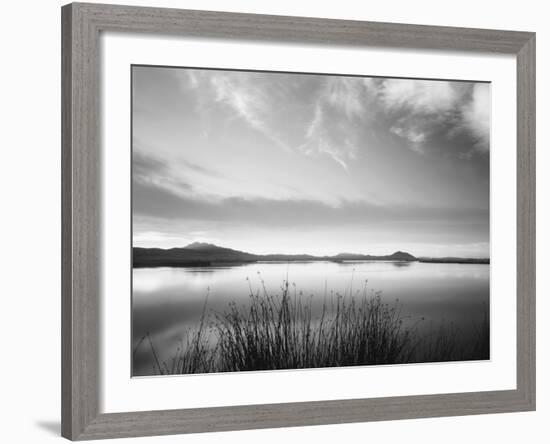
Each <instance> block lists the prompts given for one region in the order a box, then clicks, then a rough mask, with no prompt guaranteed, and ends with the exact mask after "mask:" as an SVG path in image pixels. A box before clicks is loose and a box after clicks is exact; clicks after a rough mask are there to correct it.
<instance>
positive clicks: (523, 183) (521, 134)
mask: <svg viewBox="0 0 550 444" xmlns="http://www.w3.org/2000/svg"><path fill="white" fill-rule="evenodd" d="M106 30H108V31H117V32H133V33H143V32H147V33H156V34H172V35H181V36H203V37H212V38H223V39H241V40H242V39H248V40H259V41H271V40H275V41H283V42H299V43H312V44H321V45H339V46H350V45H352V46H380V47H396V48H418V49H431V50H442V51H447V50H459V51H474V52H488V53H506V54H514V55H516V56H517V85H518V87H517V94H518V101H517V112H518V116H517V118H518V127H517V131H518V133H517V137H518V139H517V147H518V149H517V156H518V158H517V159H518V172H517V178H518V181H517V187H518V188H517V191H518V207H517V223H518V236H517V242H518V257H517V270H518V279H517V322H518V324H517V326H518V328H517V353H518V362H517V389H516V390H506V391H493V392H478V393H455V394H440V395H423V396H405V397H389V398H377V399H376V398H375V399H355V400H338V401H316V402H299V403H286V404H266V405H259V406H258V405H255V406H234V407H215V408H201V409H183V410H164V411H150V412H127V413H100V412H99V407H98V406H99V382H100V381H99V379H98V378H99V376H98V375H99V356H100V355H99V339H100V336H99V335H100V332H101V329H100V322H101V319H100V315H99V314H100V307H99V303H100V302H99V301H100V297H99V296H100V294H99V291H100V279H101V276H100V267H99V257H100V254H99V253H100V242H101V235H100V214H99V211H100V207H101V206H100V203H101V202H100V192H99V190H100V188H101V182H100V172H101V163H100V160H101V159H100V147H99V130H100V128H99V56H100V54H99V33H100V32H101V31H106ZM62 108H63V111H62V435H63V436H65V437H67V438H69V439H99V438H113V437H133V436H145V435H162V434H172V433H198V432H211V431H222V430H241V429H253V428H268V427H286V426H304V425H316V424H328V423H346V422H361V421H380V420H389V419H403V418H421V417H434V416H448V415H470V414H480V413H497V412H512V411H527V410H533V409H534V408H535V36H534V34H533V33H526V32H513V31H495V30H481V29H467V28H449V27H434V26H420V25H401V24H392V23H372V22H358V21H343V20H332V19H317V18H304V17H280V16H268V15H253V14H237V13H221V12H208V11H185V10H175V9H160V8H140V7H129V6H115V5H101V4H85V3H82V4H81V3H74V4H71V5H67V6H64V7H63V8H62Z"/></svg>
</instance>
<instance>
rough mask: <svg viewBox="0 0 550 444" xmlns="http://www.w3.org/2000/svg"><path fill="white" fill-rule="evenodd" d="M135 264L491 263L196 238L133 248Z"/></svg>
mask: <svg viewBox="0 0 550 444" xmlns="http://www.w3.org/2000/svg"><path fill="white" fill-rule="evenodd" d="M132 259H133V267H134V268H141V267H192V266H209V265H217V264H227V263H249V262H260V261H278V262H307V261H332V262H343V261H399V262H413V261H420V262H445V263H488V262H489V260H488V259H468V258H441V259H437V258H416V257H415V256H413V255H412V254H409V253H406V252H404V251H396V252H395V253H393V254H390V255H386V256H374V255H370V254H357V253H339V254H337V255H334V256H313V255H310V254H252V253H247V252H245V251H239V250H233V249H231V248H224V247H219V246H217V245H214V244H209V243H203V242H193V243H191V244H189V245H187V246H185V247H179V248H169V249H162V248H141V247H134V248H133V254H132Z"/></svg>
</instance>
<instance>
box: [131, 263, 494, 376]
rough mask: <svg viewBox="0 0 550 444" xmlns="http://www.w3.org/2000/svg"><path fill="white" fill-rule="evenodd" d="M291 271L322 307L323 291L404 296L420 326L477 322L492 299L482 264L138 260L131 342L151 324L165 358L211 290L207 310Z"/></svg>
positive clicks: (276, 288) (140, 367) (279, 281)
mask: <svg viewBox="0 0 550 444" xmlns="http://www.w3.org/2000/svg"><path fill="white" fill-rule="evenodd" d="M247 278H248V279H247ZM286 279H288V281H289V282H290V283H291V291H292V292H293V295H294V296H295V297H299V295H300V293H302V294H303V295H304V296H307V297H309V296H310V295H312V302H313V308H314V311H315V310H316V311H317V312H319V311H320V310H321V307H322V304H323V300H324V299H325V297H326V298H329V299H330V297H331V296H334V295H336V294H342V295H346V296H349V295H350V294H354V295H359V294H361V293H363V292H364V291H366V292H368V293H369V294H372V293H373V292H374V291H381V292H382V298H383V299H384V300H385V301H386V302H388V303H393V302H394V301H395V300H396V299H399V301H400V303H401V304H402V315H403V316H404V317H405V322H407V323H409V324H410V325H413V324H414V325H416V324H418V321H419V320H420V319H422V318H424V320H425V321H423V323H421V326H420V328H425V329H428V328H430V327H431V328H433V326H437V325H439V323H441V322H442V321H443V320H445V321H446V322H449V323H450V322H452V323H453V325H455V326H456V327H457V328H461V329H463V330H467V331H469V330H472V325H474V323H476V322H478V321H479V320H480V319H481V318H482V316H483V310H484V308H483V307H487V306H488V304H489V266H488V265H484V264H431V263H418V262H382V261H380V262H376V261H371V262H300V263H297V262H295V263H291V264H288V263H281V262H279V263H274V262H264V263H252V264H244V265H231V266H218V267H192V268H140V269H135V270H133V300H132V304H133V313H132V322H133V346H134V347H135V346H136V345H137V344H138V343H139V341H140V340H141V338H142V337H143V335H145V334H146V333H147V332H149V333H150V334H151V337H152V338H153V340H154V341H155V347H156V348H157V350H158V352H159V355H160V358H161V359H167V358H168V357H169V356H170V355H171V354H172V353H173V350H174V349H175V348H176V347H177V346H178V344H179V343H180V341H181V339H182V337H184V336H185V332H186V331H187V330H189V329H191V328H194V327H195V326H196V325H197V323H198V322H199V319H200V315H201V313H202V310H203V308H204V303H205V299H206V295H207V294H208V312H209V313H222V312H224V311H225V310H226V309H227V304H228V303H229V302H232V301H235V302H236V303H237V304H239V305H246V304H247V303H248V298H249V294H250V290H251V289H252V291H253V292H258V291H259V292H260V293H263V292H264V291H266V292H267V293H268V294H270V295H276V294H280V292H281V286H282V285H283V282H284V281H285V280H286ZM293 284H295V285H293ZM264 287H265V290H264ZM150 369H151V354H150V352H149V351H148V350H146V349H144V348H143V347H142V348H141V349H140V350H138V351H137V352H136V357H135V360H134V374H143V373H145V374H147V373H150Z"/></svg>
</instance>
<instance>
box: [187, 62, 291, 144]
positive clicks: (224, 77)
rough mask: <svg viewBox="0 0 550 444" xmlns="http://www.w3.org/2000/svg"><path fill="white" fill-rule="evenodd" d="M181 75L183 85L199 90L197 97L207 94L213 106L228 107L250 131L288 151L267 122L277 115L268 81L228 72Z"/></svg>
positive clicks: (200, 72)
mask: <svg viewBox="0 0 550 444" xmlns="http://www.w3.org/2000/svg"><path fill="white" fill-rule="evenodd" d="M184 75H185V77H184V78H185V79H186V80H187V85H186V86H188V87H192V88H194V89H197V90H199V91H200V94H210V95H211V97H212V98H213V101H214V102H215V103H218V104H222V105H225V106H227V107H228V108H230V109H231V110H232V111H233V112H234V113H235V116H236V117H238V118H240V119H242V121H243V122H245V123H246V124H247V125H249V126H250V127H251V128H252V129H254V130H256V131H258V132H259V133H261V134H262V135H263V136H265V137H266V138H268V139H269V140H271V141H272V142H274V143H275V144H276V145H277V146H279V147H280V148H283V149H286V150H288V149H289V147H288V145H287V144H286V143H285V142H284V141H283V140H282V139H281V138H280V136H279V134H278V131H277V130H276V129H275V126H274V125H272V122H271V120H272V118H273V115H274V113H276V112H277V110H276V109H275V107H274V105H275V104H276V102H275V101H274V97H276V91H274V88H273V86H274V85H273V83H272V82H258V81H254V74H253V73H243V72H232V71H199V70H188V71H185V72H184Z"/></svg>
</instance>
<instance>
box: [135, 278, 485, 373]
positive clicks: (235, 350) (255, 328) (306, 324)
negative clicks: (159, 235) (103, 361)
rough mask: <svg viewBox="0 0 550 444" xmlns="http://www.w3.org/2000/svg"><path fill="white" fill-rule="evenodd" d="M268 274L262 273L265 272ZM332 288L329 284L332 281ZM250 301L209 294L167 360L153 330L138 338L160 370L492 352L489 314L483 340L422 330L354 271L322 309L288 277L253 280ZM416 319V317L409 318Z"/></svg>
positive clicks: (479, 330) (443, 329)
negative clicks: (215, 299)
mask: <svg viewBox="0 0 550 444" xmlns="http://www.w3.org/2000/svg"><path fill="white" fill-rule="evenodd" d="M260 279H261V277H260ZM325 288H326V286H325ZM249 289H250V293H249V301H248V304H243V305H237V304H236V303H235V302H230V303H229V304H228V307H227V309H226V310H225V311H224V312H221V313H208V312H207V301H208V295H207V298H206V300H205V304H204V308H203V311H202V314H201V318H200V320H199V323H198V326H197V327H196V329H194V330H189V331H187V332H186V334H185V336H184V339H182V340H181V341H180V345H179V346H178V347H177V350H176V352H175V353H174V355H173V356H172V357H171V358H170V359H169V360H168V361H162V362H161V361H160V359H159V357H158V354H157V352H156V348H155V344H154V342H153V340H152V338H151V336H150V335H149V333H147V334H146V335H145V336H144V337H143V338H142V339H141V340H140V341H139V342H138V344H137V346H136V348H135V350H134V355H135V351H136V350H137V348H138V347H140V346H143V345H142V344H147V345H148V346H149V348H150V350H151V353H152V357H153V362H154V365H153V367H154V372H155V374H161V375H167V374H188V373H210V372H234V371H250V370H280V369H301V368H321V367H336V366H353V365H377V364H400V363H412V362H441V361H455V360H464V359H466V360H467V359H488V357H489V318H488V315H485V317H484V320H483V322H481V323H480V324H479V325H475V326H474V328H475V332H476V334H475V337H476V340H475V341H473V343H471V344H466V345H464V344H463V343H462V342H461V341H460V340H459V336H460V332H459V331H458V329H456V328H455V327H454V326H453V325H452V324H449V325H444V324H442V325H440V326H439V327H438V328H435V329H433V328H431V329H430V330H429V331H428V333H424V334H423V335H420V334H419V333H418V331H417V326H418V325H419V323H420V322H423V321H422V320H419V321H418V322H416V323H414V322H408V323H407V325H408V327H405V326H404V325H405V322H404V320H405V317H404V316H402V314H401V304H400V302H399V300H396V301H394V302H393V303H392V304H388V303H384V302H383V300H382V296H381V293H380V292H370V293H368V292H367V281H365V282H364V286H363V288H362V289H361V290H356V291H355V293H353V278H352V282H351V283H350V286H349V289H346V291H345V292H344V293H343V294H339V293H331V294H330V295H328V294H327V291H326V290H325V294H324V299H323V305H322V308H321V310H320V313H319V311H318V310H317V311H315V309H314V305H313V296H310V297H305V296H304V295H303V294H302V293H301V292H300V293H299V292H297V290H296V285H295V284H290V283H289V282H288V280H285V281H284V283H283V285H282V286H281V288H280V293H279V294H278V295H276V296H274V295H271V294H269V293H268V291H267V290H266V287H265V284H264V282H263V280H261V286H260V289H259V290H256V291H255V292H254V291H253V290H252V287H251V285H250V281H249ZM409 321H410V320H409Z"/></svg>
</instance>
